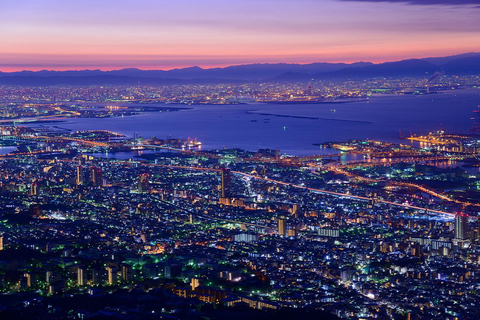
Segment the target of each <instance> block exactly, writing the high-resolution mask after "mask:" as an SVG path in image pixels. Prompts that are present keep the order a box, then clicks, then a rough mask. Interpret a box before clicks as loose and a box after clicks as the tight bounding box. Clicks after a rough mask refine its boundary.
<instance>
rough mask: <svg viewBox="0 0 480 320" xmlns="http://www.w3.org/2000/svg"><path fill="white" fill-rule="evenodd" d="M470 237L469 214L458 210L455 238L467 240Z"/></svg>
mask: <svg viewBox="0 0 480 320" xmlns="http://www.w3.org/2000/svg"><path fill="white" fill-rule="evenodd" d="M467 238H468V215H467V214H464V213H462V212H458V213H457V214H456V215H455V239H460V240H465V239H467Z"/></svg>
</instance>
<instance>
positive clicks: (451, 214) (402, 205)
mask: <svg viewBox="0 0 480 320" xmlns="http://www.w3.org/2000/svg"><path fill="white" fill-rule="evenodd" d="M121 163H125V164H131V163H129V162H128V161H121ZM142 165H144V166H155V167H165V168H174V169H186V170H201V171H211V172H220V171H221V170H220V169H213V168H203V167H189V166H174V165H166V164H148V163H142ZM232 173H234V174H237V175H240V176H244V177H248V178H251V179H257V180H263V181H268V182H272V183H275V184H280V185H283V186H290V187H294V188H298V189H304V190H309V191H312V192H317V193H322V194H328V195H331V196H335V197H345V198H350V199H354V200H361V201H374V202H377V203H384V204H388V205H391V206H396V207H402V208H406V209H414V210H419V211H425V212H431V213H437V214H443V215H448V216H455V214H454V213H450V212H445V211H440V210H434V209H428V208H423V207H417V206H412V205H409V204H402V203H397V202H391V201H386V200H380V199H375V198H370V197H362V196H356V195H352V194H348V193H341V192H335V191H329V190H323V189H316V188H310V187H305V186H301V185H298V184H292V183H288V182H284V181H279V180H274V179H270V178H265V177H260V176H255V175H252V174H248V173H244V172H240V171H232ZM208 218H211V217H208ZM222 221H227V220H225V219H222ZM232 222H235V223H243V222H238V221H232ZM263 227H264V226H263Z"/></svg>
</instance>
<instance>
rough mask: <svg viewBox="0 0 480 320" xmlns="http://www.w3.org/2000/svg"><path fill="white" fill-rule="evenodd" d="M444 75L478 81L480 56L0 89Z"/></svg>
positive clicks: (41, 74)
mask: <svg viewBox="0 0 480 320" xmlns="http://www.w3.org/2000/svg"><path fill="white" fill-rule="evenodd" d="M437 71H440V72H444V73H445V74H455V75H466V74H468V75H480V53H478V52H477V53H465V54H460V55H454V56H448V57H432V58H424V59H410V60H402V61H396V62H386V63H379V64H374V63H371V62H356V63H351V64H347V63H327V62H319V63H311V64H289V63H277V64H247V65H238V66H229V67H225V68H210V69H203V68H200V67H190V68H182V69H173V70H140V69H134V68H131V69H121V70H114V71H101V70H78V71H48V70H42V71H20V72H9V73H6V72H0V85H1V84H6V85H25V86H44V85H57V84H68V85H104V84H114V85H115V84H116V85H133V84H139V83H140V84H152V85H166V84H193V83H195V84H201V83H222V82H244V81H310V80H312V79H360V78H372V77H400V76H425V77H429V76H431V75H433V74H434V73H435V72H437Z"/></svg>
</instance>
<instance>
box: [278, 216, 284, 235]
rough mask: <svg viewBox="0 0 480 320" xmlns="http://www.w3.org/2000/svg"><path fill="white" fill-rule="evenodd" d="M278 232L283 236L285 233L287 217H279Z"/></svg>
mask: <svg viewBox="0 0 480 320" xmlns="http://www.w3.org/2000/svg"><path fill="white" fill-rule="evenodd" d="M278 234H279V235H281V236H284V235H285V219H284V218H279V219H278Z"/></svg>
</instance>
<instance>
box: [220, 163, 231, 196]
mask: <svg viewBox="0 0 480 320" xmlns="http://www.w3.org/2000/svg"><path fill="white" fill-rule="evenodd" d="M221 173H222V186H221V197H222V198H230V197H231V196H232V173H231V172H230V170H228V169H227V168H222V171H221Z"/></svg>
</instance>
